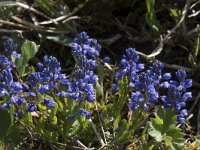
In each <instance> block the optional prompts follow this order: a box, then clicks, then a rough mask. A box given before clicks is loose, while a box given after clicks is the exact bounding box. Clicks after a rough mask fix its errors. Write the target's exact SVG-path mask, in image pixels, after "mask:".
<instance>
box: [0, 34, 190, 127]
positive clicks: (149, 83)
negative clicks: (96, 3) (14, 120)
mask: <svg viewBox="0 0 200 150" xmlns="http://www.w3.org/2000/svg"><path fill="white" fill-rule="evenodd" d="M4 46H5V50H4V52H3V54H2V55H0V70H1V73H0V98H1V99H3V103H0V108H1V109H9V108H11V107H14V108H15V113H14V115H15V116H16V117H18V118H19V119H21V118H22V112H24V110H22V105H25V106H26V107H25V108H26V111H28V112H33V111H36V110H37V104H38V103H40V102H41V101H42V104H43V105H46V106H47V108H49V109H52V108H54V107H55V105H56V102H55V101H54V99H53V97H54V96H55V95H57V96H67V97H68V99H69V100H75V101H76V102H77V103H78V105H79V106H80V107H81V103H82V102H83V101H85V100H86V101H88V102H90V103H92V102H94V100H95V97H96V96H95V95H96V93H95V85H96V83H97V82H98V76H97V75H96V74H95V72H94V69H95V67H97V65H98V57H99V53H100V51H101V46H100V45H99V44H98V42H97V40H95V39H92V38H90V37H89V36H88V35H87V34H86V33H85V32H82V33H80V35H79V36H78V37H76V38H75V39H74V43H73V45H72V52H73V55H74V58H75V60H76V62H77V65H76V66H75V69H74V72H73V73H72V74H71V75H70V76H69V78H67V77H66V75H65V74H62V73H61V67H60V62H58V60H57V59H56V58H55V57H53V56H44V58H43V63H38V64H37V67H38V71H37V72H33V73H31V74H30V75H29V76H28V82H27V83H22V81H20V82H15V81H14V79H15V78H14V77H13V73H16V72H14V71H16V69H13V68H15V65H14V63H13V62H12V58H13V57H14V59H19V58H20V57H21V55H20V54H18V53H17V52H16V50H17V45H16V44H15V43H14V42H13V41H12V40H11V39H8V40H6V42H5V43H4ZM104 62H105V63H109V62H110V58H108V57H105V58H104ZM163 68H164V66H163V64H162V63H161V62H159V61H155V62H154V63H153V64H152V66H150V67H148V68H147V69H145V66H144V64H142V63H139V55H138V54H137V52H136V50H135V49H134V48H128V49H126V54H125V55H123V57H122V60H121V62H120V64H119V71H118V72H117V73H116V77H115V81H116V82H117V83H118V82H119V81H120V80H127V82H128V90H130V91H131V93H130V94H131V96H130V103H129V108H130V109H131V110H136V109H138V108H142V109H144V110H148V109H149V108H152V107H154V106H155V105H160V104H161V105H162V107H164V108H170V109H173V110H174V111H175V113H176V114H177V116H178V122H179V123H183V122H184V121H185V117H186V116H187V110H186V108H185V106H186V101H187V100H189V99H191V98H192V93H191V92H188V91H187V90H188V89H189V88H190V87H191V86H192V80H191V79H186V77H187V74H186V72H185V71H184V70H178V71H177V72H176V78H177V81H176V80H172V79H171V78H172V77H171V74H170V73H163ZM113 87H114V88H115V90H119V86H118V84H113ZM161 91H166V93H167V94H166V95H163V94H161ZM32 99H33V100H32ZM72 115H74V114H72ZM77 115H79V116H84V117H86V118H87V119H90V118H91V114H90V113H89V112H88V111H86V110H84V109H83V108H80V110H79V112H78V113H77Z"/></svg>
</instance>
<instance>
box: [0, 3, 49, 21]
mask: <svg viewBox="0 0 200 150" xmlns="http://www.w3.org/2000/svg"><path fill="white" fill-rule="evenodd" d="M2 6H20V7H22V8H24V9H28V10H30V11H32V12H34V13H36V14H38V15H40V16H42V17H44V18H46V19H51V18H50V17H48V16H47V15H45V14H44V13H42V12H40V11H38V10H36V9H34V8H32V7H30V6H28V5H27V4H24V3H22V2H14V1H4V2H0V7H2Z"/></svg>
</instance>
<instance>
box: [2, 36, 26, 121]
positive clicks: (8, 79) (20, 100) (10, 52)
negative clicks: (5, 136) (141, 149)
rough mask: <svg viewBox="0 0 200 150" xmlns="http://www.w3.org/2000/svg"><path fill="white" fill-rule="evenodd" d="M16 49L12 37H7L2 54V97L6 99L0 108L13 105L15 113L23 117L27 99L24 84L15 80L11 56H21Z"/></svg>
mask: <svg viewBox="0 0 200 150" xmlns="http://www.w3.org/2000/svg"><path fill="white" fill-rule="evenodd" d="M16 50H17V44H15V43H14V42H13V40H12V39H7V40H6V41H5V42H4V52H3V54H2V55H0V67H1V73H0V98H2V99H4V101H3V103H2V104H1V106H0V109H6V108H8V109H9V108H11V107H12V105H13V106H15V108H16V112H15V115H17V116H18V117H19V118H21V117H22V115H21V106H22V104H24V103H25V102H26V101H25V98H24V97H23V96H21V94H22V92H23V86H22V84H21V83H20V82H15V81H14V80H13V73H12V67H15V65H14V63H13V62H12V59H11V56H16V58H20V56H21V55H20V54H18V53H17V52H16Z"/></svg>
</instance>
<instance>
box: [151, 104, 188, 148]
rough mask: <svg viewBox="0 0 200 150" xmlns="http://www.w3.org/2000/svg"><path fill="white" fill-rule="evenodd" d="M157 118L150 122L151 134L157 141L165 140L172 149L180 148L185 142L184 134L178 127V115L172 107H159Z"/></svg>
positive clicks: (156, 113)
mask: <svg viewBox="0 0 200 150" xmlns="http://www.w3.org/2000/svg"><path fill="white" fill-rule="evenodd" d="M155 116H156V117H155V118H154V119H151V121H150V122H149V127H150V129H149V135H151V136H152V137H154V138H155V140H156V141H157V142H165V146H166V147H170V149H179V148H180V147H181V146H183V144H184V138H183V136H184V134H183V133H182V132H181V129H180V128H177V127H176V124H177V121H176V120H177V117H176V115H175V113H174V112H173V110H172V109H163V108H158V109H157V110H156V112H155Z"/></svg>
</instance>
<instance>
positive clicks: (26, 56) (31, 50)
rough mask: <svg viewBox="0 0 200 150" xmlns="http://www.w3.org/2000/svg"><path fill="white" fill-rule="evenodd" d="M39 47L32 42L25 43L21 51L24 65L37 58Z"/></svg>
mask: <svg viewBox="0 0 200 150" xmlns="http://www.w3.org/2000/svg"><path fill="white" fill-rule="evenodd" d="M38 49H39V45H36V44H35V42H32V41H27V40H26V41H25V42H24V43H23V45H22V48H21V51H22V59H23V63H22V64H23V65H24V64H26V63H28V61H29V60H30V59H31V58H33V57H34V56H35V54H36V53H37V52H38Z"/></svg>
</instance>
